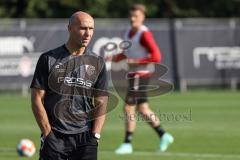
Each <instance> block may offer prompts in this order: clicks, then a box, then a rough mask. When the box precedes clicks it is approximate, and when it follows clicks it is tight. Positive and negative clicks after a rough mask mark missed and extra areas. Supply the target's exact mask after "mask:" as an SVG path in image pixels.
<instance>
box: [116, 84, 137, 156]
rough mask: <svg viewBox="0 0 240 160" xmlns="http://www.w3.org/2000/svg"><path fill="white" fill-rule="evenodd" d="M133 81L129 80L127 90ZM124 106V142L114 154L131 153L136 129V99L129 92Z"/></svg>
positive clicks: (131, 86)
mask: <svg viewBox="0 0 240 160" xmlns="http://www.w3.org/2000/svg"><path fill="white" fill-rule="evenodd" d="M133 86H134V79H130V80H129V86H128V89H131V88H133ZM125 102H126V105H125V107H124V117H125V138H124V142H123V143H122V144H121V145H120V147H118V148H117V149H116V150H115V153H116V154H130V153H132V152H133V148H132V145H131V142H132V137H133V132H134V130H135V128H136V121H135V118H136V117H135V111H136V99H135V98H134V97H132V96H130V94H129V92H128V93H127V95H126V99H125Z"/></svg>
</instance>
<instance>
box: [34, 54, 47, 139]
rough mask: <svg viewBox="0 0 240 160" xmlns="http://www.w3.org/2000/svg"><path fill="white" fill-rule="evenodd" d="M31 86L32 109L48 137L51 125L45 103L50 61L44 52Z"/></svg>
mask: <svg viewBox="0 0 240 160" xmlns="http://www.w3.org/2000/svg"><path fill="white" fill-rule="evenodd" d="M30 88H31V102H32V111H33V114H34V116H35V118H36V121H37V123H38V125H39V127H40V129H41V131H42V134H43V136H44V137H46V136H47V135H48V134H49V132H50V131H51V126H50V124H49V120H48V117H47V113H46V110H45V108H44V104H43V99H44V96H45V92H46V90H47V88H48V63H47V57H46V56H44V54H42V55H41V56H40V57H39V59H38V62H37V65H36V69H35V72H34V75H33V79H32V83H31V86H30Z"/></svg>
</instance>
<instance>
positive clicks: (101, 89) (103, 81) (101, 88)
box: [94, 62, 108, 96]
mask: <svg viewBox="0 0 240 160" xmlns="http://www.w3.org/2000/svg"><path fill="white" fill-rule="evenodd" d="M94 88H95V89H96V90H97V92H96V93H97V95H98V96H107V95H108V92H107V91H108V77H107V69H106V65H105V63H104V62H103V67H102V70H101V71H100V73H99V75H98V78H97V81H96V83H95V85H94Z"/></svg>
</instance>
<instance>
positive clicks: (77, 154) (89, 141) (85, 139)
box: [68, 131, 98, 160]
mask: <svg viewBox="0 0 240 160" xmlns="http://www.w3.org/2000/svg"><path fill="white" fill-rule="evenodd" d="M73 137H74V138H73V139H72V141H74V143H73V144H74V146H76V149H75V150H74V152H73V153H72V154H71V156H70V157H69V159H68V160H97V152H98V140H97V139H96V138H94V136H93V134H92V133H91V131H86V132H83V133H80V134H77V135H74V136H73Z"/></svg>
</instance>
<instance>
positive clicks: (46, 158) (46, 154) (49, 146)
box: [39, 131, 68, 160]
mask: <svg viewBox="0 0 240 160" xmlns="http://www.w3.org/2000/svg"><path fill="white" fill-rule="evenodd" d="M64 147H65V146H64V142H63V139H62V136H61V135H60V134H59V133H57V132H53V131H51V132H50V133H49V135H48V136H47V137H46V138H43V137H41V147H40V153H39V154H40V157H39V160H65V159H67V156H68V154H67V152H64Z"/></svg>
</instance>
